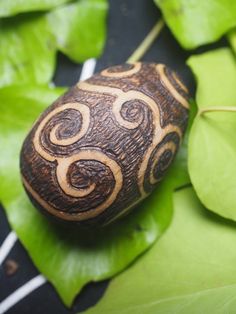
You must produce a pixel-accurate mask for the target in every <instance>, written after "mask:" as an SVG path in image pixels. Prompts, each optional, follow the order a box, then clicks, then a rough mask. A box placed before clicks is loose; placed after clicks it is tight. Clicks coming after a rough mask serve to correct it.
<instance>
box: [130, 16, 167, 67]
mask: <svg viewBox="0 0 236 314" xmlns="http://www.w3.org/2000/svg"><path fill="white" fill-rule="evenodd" d="M163 27H164V21H163V20H162V19H161V20H160V21H158V22H157V23H156V25H155V26H154V27H153V28H152V30H151V31H150V33H149V34H148V35H147V36H146V37H145V38H144V40H143V41H142V42H141V44H140V45H139V46H138V48H137V49H136V50H135V51H134V52H133V53H132V55H131V56H130V57H129V59H128V60H127V63H133V62H136V61H139V60H140V59H141V58H142V57H143V55H144V54H145V53H146V52H147V51H148V49H149V48H150V47H151V45H152V44H153V42H154V40H155V39H156V38H157V36H158V35H159V34H160V32H161V30H162V28H163Z"/></svg>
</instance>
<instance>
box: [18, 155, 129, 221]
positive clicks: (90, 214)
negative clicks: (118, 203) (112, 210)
mask: <svg viewBox="0 0 236 314" xmlns="http://www.w3.org/2000/svg"><path fill="white" fill-rule="evenodd" d="M81 158H82V159H83V160H85V159H87V160H98V161H100V162H102V163H103V164H105V165H106V166H107V167H109V168H110V169H111V171H112V173H113V176H114V179H115V187H114V189H113V191H112V194H111V195H110V196H109V197H108V198H107V200H106V201H105V202H103V203H102V204H101V205H99V206H97V207H96V208H94V209H90V210H87V211H85V212H80V213H74V214H70V213H66V212H63V211H59V210H58V209H56V208H54V207H53V206H51V205H50V204H48V202H46V201H45V200H43V199H42V198H41V197H40V196H39V194H38V193H37V192H36V191H35V190H33V188H32V187H31V186H30V184H29V183H28V182H27V180H26V179H25V178H24V177H22V180H23V183H24V185H25V187H26V189H27V190H28V191H29V193H30V194H31V195H32V196H33V197H34V199H35V200H36V201H37V202H38V203H39V204H40V205H41V206H42V207H43V208H45V209H46V210H47V211H48V212H50V213H51V214H53V215H55V216H57V217H60V218H63V219H65V220H70V221H83V220H87V219H91V218H94V217H96V216H98V215H99V214H101V213H102V212H103V211H105V210H106V208H107V207H109V206H110V205H111V204H112V203H113V202H114V201H115V199H116V197H117V195H118V193H119V191H120V190H121V188H122V185H123V176H122V172H121V168H120V166H119V165H118V164H117V163H116V162H115V161H114V160H112V159H110V158H108V157H107V156H106V155H105V154H103V153H102V152H98V151H96V150H86V151H83V152H81V153H79V154H77V155H74V156H73V162H76V161H79V160H81ZM61 170H62V169H60V171H61ZM60 171H59V172H60ZM60 175H62V178H61V180H62V181H63V182H62V186H63V188H65V189H67V187H66V186H67V184H68V182H66V179H65V176H66V174H65V173H64V174H60Z"/></svg>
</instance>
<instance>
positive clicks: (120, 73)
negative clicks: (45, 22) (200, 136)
mask: <svg viewBox="0 0 236 314" xmlns="http://www.w3.org/2000/svg"><path fill="white" fill-rule="evenodd" d="M186 93H187V89H186V87H185V86H184V85H183V83H182V82H181V81H180V80H179V78H178V77H177V76H176V74H175V73H172V72H171V71H170V70H167V69H166V67H165V66H164V65H162V64H159V65H156V64H145V63H144V64H143V63H135V64H125V65H120V66H116V67H111V68H108V69H106V70H104V71H102V72H101V73H98V74H96V75H94V76H93V77H92V78H91V79H88V80H87V81H84V82H79V83H78V84H77V86H76V87H74V88H73V89H72V90H71V92H68V93H67V94H66V95H65V96H64V97H62V98H60V99H59V100H58V101H57V102H55V103H54V104H53V106H52V107H51V108H49V109H48V111H47V112H46V114H43V115H42V116H41V117H40V118H39V119H38V121H37V122H36V123H35V124H34V126H33V128H32V130H31V132H30V133H29V135H28V137H27V138H26V140H25V142H24V145H23V148H22V152H21V171H22V178H23V183H24V186H25V189H26V190H27V192H28V194H29V195H30V197H31V198H32V199H33V201H34V203H35V204H36V206H37V207H39V208H40V209H43V210H44V211H46V212H48V213H50V214H51V215H53V216H56V217H58V218H60V219H62V220H67V221H77V222H81V223H83V224H85V225H106V224H108V223H110V222H111V221H113V220H116V219H117V218H118V217H120V216H122V215H124V214H125V213H126V212H128V211H129V210H130V209H131V208H132V207H133V206H134V205H136V204H138V203H139V202H140V201H141V200H142V199H143V198H145V197H146V196H147V195H148V194H149V193H150V192H151V190H152V189H153V188H154V187H155V185H156V184H158V182H159V181H160V180H161V179H162V177H163V176H164V173H165V171H166V169H167V168H168V167H169V165H170V164H171V162H172V160H173V158H174V156H175V154H176V151H177V149H178V146H179V143H180V141H181V139H182V136H183V132H184V130H185V128H186V124H187V116H188V112H187V109H188V101H187V98H186ZM47 178H48V179H47ZM46 182H48V183H46Z"/></svg>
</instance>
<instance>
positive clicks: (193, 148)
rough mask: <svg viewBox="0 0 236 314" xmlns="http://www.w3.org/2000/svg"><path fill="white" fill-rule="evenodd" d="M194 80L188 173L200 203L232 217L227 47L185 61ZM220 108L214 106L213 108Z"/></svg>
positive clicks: (234, 173) (233, 68) (234, 120)
mask: <svg viewBox="0 0 236 314" xmlns="http://www.w3.org/2000/svg"><path fill="white" fill-rule="evenodd" d="M188 64H189V66H190V67H191V69H192V70H193V72H194V74H195V76H196V78H197V82H198V87H197V104H198V108H199V110H205V109H206V107H207V108H208V109H209V108H210V109H212V110H216V111H215V112H214V111H212V112H205V113H203V114H201V115H198V116H197V117H196V119H195V121H194V123H193V126H192V129H191V132H190V137H189V150H188V151H189V156H188V165H189V173H190V177H191V181H192V183H193V186H194V188H195V190H196V192H197V195H198V196H199V198H200V200H201V201H202V203H203V204H204V205H205V206H206V207H207V208H209V209H210V210H212V211H214V212H216V213H218V214H220V215H222V216H224V217H227V218H230V219H234V220H236V198H235V191H236V180H235V177H236V162H235V161H236V137H235V134H236V112H224V110H228V108H227V107H229V106H232V107H233V108H232V110H234V109H235V110H236V88H235V87H236V62H235V58H234V56H233V54H232V52H231V51H230V49H227V48H225V49H218V50H215V51H211V52H207V53H204V54H202V55H199V56H193V57H191V58H190V59H189V60H188ZM215 106H216V107H218V106H219V107H220V108H219V109H217V108H216V109H214V107H215Z"/></svg>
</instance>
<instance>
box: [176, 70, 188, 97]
mask: <svg viewBox="0 0 236 314" xmlns="http://www.w3.org/2000/svg"><path fill="white" fill-rule="evenodd" d="M173 78H174V80H175V81H176V82H177V84H179V86H180V87H181V88H182V89H183V90H184V91H185V93H188V89H187V87H186V86H185V85H184V84H183V83H182V82H181V81H180V79H179V78H178V76H177V75H176V73H175V72H173Z"/></svg>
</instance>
